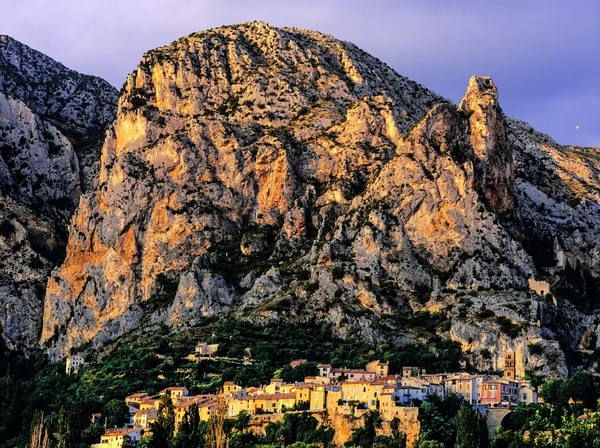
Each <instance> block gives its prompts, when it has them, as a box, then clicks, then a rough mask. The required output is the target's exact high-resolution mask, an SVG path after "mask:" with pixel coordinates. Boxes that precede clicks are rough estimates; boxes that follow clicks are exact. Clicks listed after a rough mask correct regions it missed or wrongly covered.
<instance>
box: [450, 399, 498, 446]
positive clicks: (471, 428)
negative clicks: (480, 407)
mask: <svg viewBox="0 0 600 448" xmlns="http://www.w3.org/2000/svg"><path fill="white" fill-rule="evenodd" d="M455 446H456V448H489V446H490V441H489V438H488V431H487V425H486V421H485V417H484V416H483V415H481V413H480V412H478V411H477V410H476V409H473V408H472V407H471V405H469V404H468V403H467V402H463V404H462V406H461V408H460V411H458V416H457V418H456V445H455Z"/></svg>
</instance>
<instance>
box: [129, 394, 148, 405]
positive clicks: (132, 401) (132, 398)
mask: <svg viewBox="0 0 600 448" xmlns="http://www.w3.org/2000/svg"><path fill="white" fill-rule="evenodd" d="M146 398H150V396H149V395H148V394H147V393H146V392H138V393H135V394H131V395H127V396H126V397H125V403H127V404H128V405H131V406H136V407H137V408H139V407H140V401H142V400H145V399H146Z"/></svg>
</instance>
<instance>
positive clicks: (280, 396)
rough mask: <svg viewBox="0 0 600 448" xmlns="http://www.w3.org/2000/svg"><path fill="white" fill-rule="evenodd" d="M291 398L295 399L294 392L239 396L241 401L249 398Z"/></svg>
mask: <svg viewBox="0 0 600 448" xmlns="http://www.w3.org/2000/svg"><path fill="white" fill-rule="evenodd" d="M291 399H296V394H295V393H291V394H263V395H257V396H252V397H244V398H240V400H243V401H250V400H291Z"/></svg>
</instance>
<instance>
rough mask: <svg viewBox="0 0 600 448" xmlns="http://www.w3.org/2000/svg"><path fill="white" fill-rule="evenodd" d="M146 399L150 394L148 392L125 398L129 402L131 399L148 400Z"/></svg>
mask: <svg viewBox="0 0 600 448" xmlns="http://www.w3.org/2000/svg"><path fill="white" fill-rule="evenodd" d="M146 397H148V394H147V393H146V392H137V393H135V394H131V395H127V397H125V399H126V400H128V399H130V398H133V399H136V398H146Z"/></svg>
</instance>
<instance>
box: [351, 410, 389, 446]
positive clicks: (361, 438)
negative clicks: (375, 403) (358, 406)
mask: <svg viewBox="0 0 600 448" xmlns="http://www.w3.org/2000/svg"><path fill="white" fill-rule="evenodd" d="M380 427H381V417H380V416H379V412H377V411H371V412H369V413H368V414H367V416H366V418H365V423H364V425H363V426H362V427H361V428H358V429H357V430H356V431H354V434H352V438H351V439H350V441H349V442H348V445H349V446H359V447H361V448H371V447H372V446H373V444H374V443H375V437H376V435H377V434H376V431H377V428H380Z"/></svg>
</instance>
